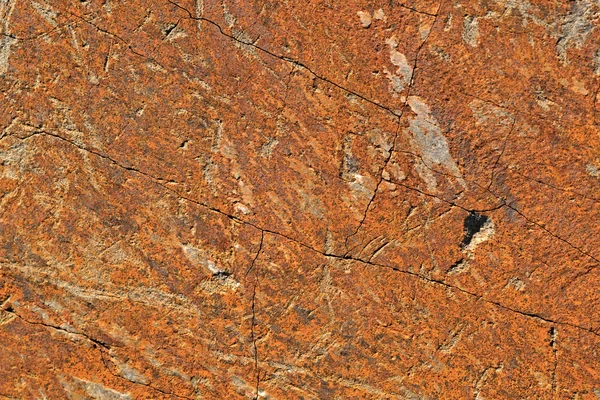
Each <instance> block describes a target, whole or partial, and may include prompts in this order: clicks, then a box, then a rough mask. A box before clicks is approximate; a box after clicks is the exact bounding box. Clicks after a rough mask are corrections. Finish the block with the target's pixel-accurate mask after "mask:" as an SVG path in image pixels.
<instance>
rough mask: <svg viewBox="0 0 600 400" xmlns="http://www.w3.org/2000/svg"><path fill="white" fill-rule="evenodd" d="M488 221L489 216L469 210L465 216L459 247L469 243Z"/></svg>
mask: <svg viewBox="0 0 600 400" xmlns="http://www.w3.org/2000/svg"><path fill="white" fill-rule="evenodd" d="M488 221H489V218H488V217H487V216H485V215H483V214H479V213H477V212H475V211H471V212H470V213H469V215H467V217H466V218H465V222H464V227H465V236H464V238H463V240H462V243H461V247H463V248H464V247H467V246H468V245H469V244H471V240H473V236H475V234H477V233H479V232H480V231H481V228H483V226H484V225H485V224H486V223H487V222H488Z"/></svg>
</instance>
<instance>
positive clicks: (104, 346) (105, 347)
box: [2, 301, 192, 400]
mask: <svg viewBox="0 0 600 400" xmlns="http://www.w3.org/2000/svg"><path fill="white" fill-rule="evenodd" d="M4 303H6V301H5V302H4ZM2 311H4V312H7V313H9V314H12V315H14V316H15V317H16V318H18V319H19V320H21V321H23V322H25V323H26V324H29V325H39V326H43V327H46V328H50V329H54V330H56V331H59V332H63V333H68V334H71V335H76V336H80V337H83V338H85V339H86V340H88V341H89V342H91V343H92V344H93V346H94V347H95V348H97V349H98V350H99V351H100V358H101V360H102V363H103V364H104V367H105V368H106V369H107V371H108V372H110V374H111V375H113V376H115V377H116V378H119V379H123V380H126V381H127V382H130V383H133V384H136V385H142V386H146V387H148V388H150V389H153V390H156V391H158V392H160V393H162V394H165V395H170V396H175V397H178V398H181V399H188V400H192V398H191V397H187V396H181V395H178V394H176V393H171V392H167V391H165V390H162V389H160V388H157V387H156V386H153V385H152V384H149V383H143V382H139V381H133V380H130V379H127V378H125V377H124V376H122V375H120V374H118V373H115V372H113V371H112V369H111V368H110V366H109V365H108V361H107V360H106V359H105V358H104V352H107V353H109V355H110V351H111V350H112V347H113V346H111V345H109V344H108V343H106V342H103V341H102V340H99V339H96V338H94V337H92V336H90V335H88V334H87V333H85V332H81V331H75V330H69V329H65V328H63V327H61V326H58V325H53V324H48V323H46V322H42V321H30V320H28V319H26V318H24V317H23V316H21V315H20V314H19V313H17V312H16V311H15V310H14V309H13V307H12V305H8V306H7V307H4V308H3V310H2Z"/></svg>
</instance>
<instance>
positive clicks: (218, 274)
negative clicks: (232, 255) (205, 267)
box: [213, 271, 231, 279]
mask: <svg viewBox="0 0 600 400" xmlns="http://www.w3.org/2000/svg"><path fill="white" fill-rule="evenodd" d="M228 276H231V272H229V271H217V272H215V273H214V274H213V278H216V279H225V278H227V277H228Z"/></svg>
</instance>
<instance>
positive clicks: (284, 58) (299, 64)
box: [167, 0, 402, 118]
mask: <svg viewBox="0 0 600 400" xmlns="http://www.w3.org/2000/svg"><path fill="white" fill-rule="evenodd" d="M167 1H168V2H169V3H170V4H172V5H173V6H175V7H177V8H179V9H180V10H182V11H185V12H186V13H187V14H188V18H189V19H192V20H194V21H204V22H207V23H209V24H210V25H212V26H214V27H215V28H217V30H218V31H219V33H221V35H223V36H225V37H228V38H229V39H231V40H233V41H235V42H237V43H239V44H242V45H245V46H250V47H253V48H255V49H256V50H259V51H261V52H263V53H265V54H268V55H269V56H271V57H274V58H277V59H280V60H282V61H285V62H287V63H290V64H292V65H295V66H296V67H298V68H301V69H304V70H306V71H308V72H309V73H310V74H311V75H313V76H314V77H315V78H317V79H319V80H322V81H323V82H327V83H329V84H330V85H332V86H335V87H336V88H338V89H340V90H342V91H344V92H346V93H348V94H351V95H353V96H356V97H358V98H359V99H361V100H363V101H366V102H367V103H370V104H372V105H374V106H376V107H378V108H381V109H383V110H386V111H388V112H389V113H390V114H392V115H393V116H395V117H398V118H401V117H402V113H400V114H399V113H397V112H395V111H394V110H392V109H391V108H390V107H388V106H386V105H384V104H381V103H379V102H378V101H376V100H372V99H370V98H368V97H366V96H365V95H362V94H360V93H358V92H356V91H354V90H352V89H350V88H347V87H345V86H343V85H341V84H339V83H336V82H335V81H333V80H331V79H329V78H327V77H325V76H323V75H320V74H318V73H316V72H315V71H314V70H313V69H312V68H311V67H310V66H308V65H306V64H304V63H303V62H301V61H299V60H296V59H294V58H291V57H287V56H282V55H280V54H277V53H274V52H272V51H271V50H267V49H265V48H263V47H261V46H259V45H257V44H256V43H254V42H247V41H245V40H242V39H240V38H238V37H235V36H234V35H232V34H229V33H227V32H225V30H224V29H223V28H222V27H221V25H219V24H218V23H216V22H214V21H212V20H210V19H208V18H206V17H194V15H193V14H192V13H191V11H189V10H188V9H187V8H185V7H183V6H181V5H179V4H178V3H175V2H174V1H172V0H167Z"/></svg>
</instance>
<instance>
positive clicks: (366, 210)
mask: <svg viewBox="0 0 600 400" xmlns="http://www.w3.org/2000/svg"><path fill="white" fill-rule="evenodd" d="M441 8H442V1H440V4H439V5H438V8H437V11H436V13H435V14H433V17H435V18H434V20H433V22H432V23H431V28H430V29H429V32H428V34H427V37H426V38H425V39H424V40H423V41H422V42H421V44H420V45H419V47H418V48H417V51H416V52H415V60H414V62H413V67H412V71H411V75H410V80H409V82H408V88H407V92H406V98H405V100H404V102H403V103H402V105H401V107H400V110H401V111H400V114H396V113H395V114H394V115H395V116H397V117H398V127H397V129H396V132H395V134H394V140H393V141H392V146H391V147H390V150H389V154H388V156H387V158H386V159H385V161H384V163H383V167H382V168H381V171H380V173H379V181H378V182H377V186H375V190H374V191H373V195H372V196H371V198H370V199H369V202H368V203H367V206H366V207H365V211H364V213H363V217H362V219H361V221H360V223H359V224H358V226H357V227H356V229H355V230H354V232H353V233H352V234H351V235H349V236H347V237H346V239H345V242H344V247H345V248H346V253H345V255H348V253H349V252H350V251H352V250H354V248H356V246H354V247H353V248H351V249H348V240H350V238H352V237H354V236H356V235H357V234H358V232H359V231H360V229H361V228H362V226H363V225H364V223H365V221H366V219H367V214H368V213H369V209H370V207H371V205H372V204H373V202H374V201H375V197H376V196H377V193H378V190H379V187H380V186H381V184H382V183H383V181H384V178H383V173H384V172H385V169H386V168H387V166H388V164H389V162H390V160H391V159H392V157H393V155H394V150H395V148H396V141H397V140H398V133H399V132H400V129H401V121H402V116H403V115H404V111H405V110H406V106H407V105H408V99H409V97H410V94H411V90H412V89H413V86H414V82H415V75H416V71H417V62H418V60H419V53H420V52H421V49H422V48H423V47H424V46H425V43H426V42H427V40H428V39H429V37H430V36H431V32H432V31H433V27H434V26H435V23H436V22H437V19H438V16H439V13H440V10H441Z"/></svg>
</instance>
